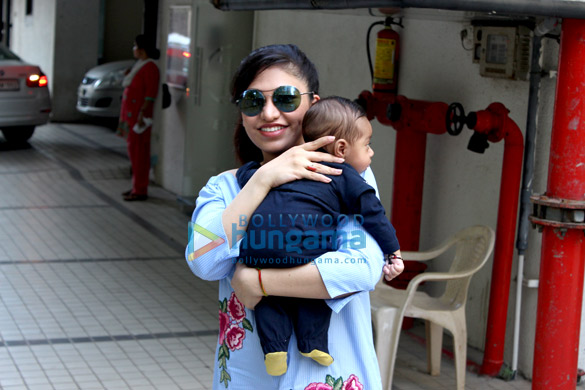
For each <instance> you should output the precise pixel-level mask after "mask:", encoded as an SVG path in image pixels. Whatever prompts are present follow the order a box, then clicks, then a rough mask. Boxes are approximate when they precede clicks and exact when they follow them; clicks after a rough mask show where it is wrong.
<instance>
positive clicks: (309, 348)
mask: <svg viewBox="0 0 585 390" xmlns="http://www.w3.org/2000/svg"><path fill="white" fill-rule="evenodd" d="M296 303H297V310H296V313H295V315H294V318H293V324H294V329H295V334H296V336H297V346H298V348H299V351H300V352H301V353H302V354H303V355H304V356H307V357H310V358H312V359H313V360H315V361H316V362H318V363H319V364H322V365H324V366H328V365H330V364H331V363H333V358H332V357H331V355H329V346H328V345H329V340H328V331H329V323H330V322H331V308H330V307H329V306H327V304H326V303H325V301H324V300H322V299H302V298H296Z"/></svg>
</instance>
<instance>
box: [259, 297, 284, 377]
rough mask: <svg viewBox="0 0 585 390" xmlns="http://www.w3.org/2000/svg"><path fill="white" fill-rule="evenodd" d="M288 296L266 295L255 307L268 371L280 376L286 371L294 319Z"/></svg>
mask: <svg viewBox="0 0 585 390" xmlns="http://www.w3.org/2000/svg"><path fill="white" fill-rule="evenodd" d="M290 299H293V298H286V297H274V296H269V297H264V298H262V300H261V301H260V303H258V304H257V305H256V307H255V309H254V316H255V318H256V329H257V330H258V336H259V337H260V344H262V350H263V351H264V364H266V372H268V374H270V375H274V376H278V375H282V374H284V373H285V372H286V369H287V363H286V358H287V353H286V351H287V350H288V343H289V341H290V337H291V335H292V330H293V327H292V320H291V318H290V316H289V314H288V312H287V307H288V308H290V306H291V305H290V304H288V303H287V301H288V300H290Z"/></svg>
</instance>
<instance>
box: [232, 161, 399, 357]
mask: <svg viewBox="0 0 585 390" xmlns="http://www.w3.org/2000/svg"><path fill="white" fill-rule="evenodd" d="M320 164H324V165H328V166H331V167H333V168H340V169H342V170H343V173H342V174H341V175H339V176H329V177H330V178H331V179H332V181H331V182H330V183H321V182H317V181H314V180H307V179H302V180H296V181H293V182H290V183H286V184H283V185H281V186H279V187H277V188H273V189H272V190H271V191H270V192H269V193H268V195H267V196H266V198H265V199H264V201H263V202H262V203H261V204H260V206H258V208H257V209H256V211H255V212H254V214H253V215H252V217H251V218H250V221H248V227H247V232H246V237H245V238H244V239H243V241H242V243H241V244H240V258H239V261H241V262H243V263H245V264H246V265H247V266H249V267H255V268H291V267H295V266H297V265H302V264H305V263H307V262H310V261H312V260H314V259H316V258H318V257H319V256H321V255H322V254H324V253H326V252H330V251H336V250H337V249H338V248H337V238H338V237H337V234H338V232H337V227H338V225H340V224H345V223H347V220H348V219H351V220H354V218H357V221H358V222H361V225H362V226H363V228H364V229H365V230H366V231H367V232H368V233H369V234H370V235H371V236H372V237H373V238H374V239H375V240H376V242H377V243H378V245H379V246H380V248H382V251H383V252H384V253H385V254H392V253H394V252H396V251H397V250H398V249H400V247H399V245H398V239H397V238H396V231H395V229H394V227H393V226H392V224H391V223H390V221H388V219H387V218H386V215H385V212H384V207H383V206H382V204H381V203H380V200H379V199H378V198H377V197H376V193H375V190H374V189H373V188H372V187H371V186H370V185H369V184H367V183H366V181H365V180H364V179H363V178H362V177H361V176H360V174H359V173H358V172H357V171H356V170H355V169H354V168H353V167H352V166H351V165H349V164H346V163H343V164H336V163H320ZM258 168H260V164H259V163H258V162H255V161H252V162H248V163H246V164H244V165H243V166H242V167H241V168H240V169H238V171H237V173H236V177H237V179H238V184H239V185H240V187H244V185H245V184H246V183H247V182H248V180H249V179H250V178H251V177H252V175H253V174H254V173H255V172H256V170H257V169H258ZM360 216H361V217H363V218H360ZM362 221H363V222H362ZM347 239H348V241H351V239H352V237H351V235H349V236H348V237H347ZM346 245H347V243H346ZM350 247H351V245H350ZM254 316H255V319H256V328H257V329H258V335H259V337H260V342H261V344H262V349H263V351H264V353H265V354H268V353H271V352H281V351H282V352H286V351H287V350H288V343H289V340H290V336H291V334H292V331H293V329H294V332H295V334H296V336H297V341H298V349H299V351H300V352H302V353H310V352H311V351H313V350H314V349H317V350H319V351H323V352H326V353H329V348H328V340H327V331H328V329H329V321H330V318H331V309H330V308H329V306H327V304H326V303H325V301H324V300H321V299H302V298H290V297H277V296H268V297H264V298H262V300H261V301H260V303H259V304H258V305H256V308H255V310H254Z"/></svg>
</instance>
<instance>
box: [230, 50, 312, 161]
mask: <svg viewBox="0 0 585 390" xmlns="http://www.w3.org/2000/svg"><path fill="white" fill-rule="evenodd" d="M272 66H280V67H282V69H283V70H285V71H286V72H289V73H290V74H292V75H294V76H295V77H298V78H299V79H301V80H303V81H305V82H306V83H307V85H308V87H309V91H311V92H314V93H315V94H318V93H319V75H318V73H317V68H315V65H314V64H313V63H312V62H311V61H310V60H309V59H308V58H307V56H306V55H305V53H303V52H302V51H301V49H299V48H298V47H297V46H296V45H269V46H264V47H261V48H258V49H256V50H254V51H252V52H251V53H250V54H249V55H248V56H247V57H246V58H244V59H243V60H242V62H240V65H239V67H238V69H237V70H236V73H235V74H234V77H233V79H232V86H231V94H232V99H231V100H232V103H235V102H236V100H237V99H238V98H239V97H240V96H241V95H242V93H243V92H244V91H245V90H246V89H248V86H249V85H250V84H251V83H252V81H254V79H255V78H256V76H258V74H260V73H261V72H262V71H264V70H266V69H268V68H270V67H272ZM234 146H235V149H236V157H237V158H238V160H240V162H241V163H246V162H249V161H262V159H263V156H262V151H261V150H260V149H259V148H258V147H257V146H256V145H254V143H253V142H252V141H251V140H250V138H249V137H248V135H247V134H246V130H245V129H244V126H243V124H242V116H241V115H239V117H238V122H237V124H236V130H235V133H234Z"/></svg>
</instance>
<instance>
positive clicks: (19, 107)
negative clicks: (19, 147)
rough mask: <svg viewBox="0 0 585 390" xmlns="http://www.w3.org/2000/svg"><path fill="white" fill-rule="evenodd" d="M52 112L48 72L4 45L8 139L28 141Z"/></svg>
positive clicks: (2, 121) (2, 125)
mask: <svg viewBox="0 0 585 390" xmlns="http://www.w3.org/2000/svg"><path fill="white" fill-rule="evenodd" d="M50 113H51V97H50V95H49V87H48V80H47V76H46V75H45V74H44V73H43V72H42V71H41V69H40V68H39V67H38V66H36V65H31V64H29V63H26V62H24V61H23V60H21V59H20V58H19V57H18V56H17V55H16V54H14V53H13V52H11V51H10V50H8V49H7V48H6V47H4V46H0V129H1V130H2V133H3V134H4V138H6V141H8V142H15V143H21V142H26V141H27V140H28V139H29V138H30V137H32V135H33V133H34V131H35V127H36V126H37V125H43V124H45V123H47V121H48V120H49V114H50Z"/></svg>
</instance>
